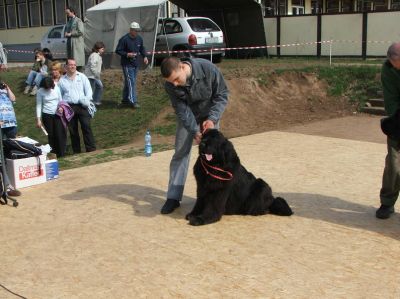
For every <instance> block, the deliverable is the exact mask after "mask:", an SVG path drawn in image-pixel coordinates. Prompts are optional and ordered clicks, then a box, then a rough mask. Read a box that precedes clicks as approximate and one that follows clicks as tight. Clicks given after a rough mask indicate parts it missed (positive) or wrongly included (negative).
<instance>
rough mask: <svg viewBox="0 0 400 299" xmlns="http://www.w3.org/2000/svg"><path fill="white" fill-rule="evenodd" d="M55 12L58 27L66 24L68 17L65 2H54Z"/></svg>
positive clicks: (60, 0) (57, 0)
mask: <svg viewBox="0 0 400 299" xmlns="http://www.w3.org/2000/svg"><path fill="white" fill-rule="evenodd" d="M54 5H55V11H56V20H55V21H56V22H55V23H56V25H59V24H65V22H66V19H67V18H66V15H65V7H66V3H65V0H54Z"/></svg>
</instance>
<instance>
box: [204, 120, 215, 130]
mask: <svg viewBox="0 0 400 299" xmlns="http://www.w3.org/2000/svg"><path fill="white" fill-rule="evenodd" d="M214 127H215V126H214V122H213V121H212V120H209V119H207V120H205V121H203V132H202V133H204V132H205V131H207V130H209V129H214Z"/></svg>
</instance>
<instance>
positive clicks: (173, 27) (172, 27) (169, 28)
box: [164, 20, 182, 34]
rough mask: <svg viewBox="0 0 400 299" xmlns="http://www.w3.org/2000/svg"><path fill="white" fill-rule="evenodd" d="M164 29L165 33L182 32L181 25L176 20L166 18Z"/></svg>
mask: <svg viewBox="0 0 400 299" xmlns="http://www.w3.org/2000/svg"><path fill="white" fill-rule="evenodd" d="M164 30H165V33H166V34H174V33H179V32H182V26H181V24H179V23H178V22H177V21H174V20H167V21H165V22H164Z"/></svg>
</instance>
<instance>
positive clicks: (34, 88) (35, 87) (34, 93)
mask: <svg viewBox="0 0 400 299" xmlns="http://www.w3.org/2000/svg"><path fill="white" fill-rule="evenodd" d="M37 90H38V88H37V86H36V85H35V86H33V88H32V91H31V93H30V95H31V96H35V95H36V94H37Z"/></svg>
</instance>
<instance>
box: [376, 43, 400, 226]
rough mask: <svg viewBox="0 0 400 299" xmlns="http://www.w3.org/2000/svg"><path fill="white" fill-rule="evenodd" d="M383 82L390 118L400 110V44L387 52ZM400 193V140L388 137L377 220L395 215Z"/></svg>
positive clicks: (382, 72)
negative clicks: (395, 206)
mask: <svg viewBox="0 0 400 299" xmlns="http://www.w3.org/2000/svg"><path fill="white" fill-rule="evenodd" d="M381 81H382V87H383V102H384V104H385V111H386V113H387V115H388V116H392V115H394V114H395V113H396V112H397V111H398V109H400V42H397V43H393V44H392V45H391V46H390V47H389V48H388V50H387V60H386V61H385V62H384V63H383V65H382V71H381ZM399 192H400V140H399V139H394V138H392V137H389V136H388V137H387V155H386V159H385V169H384V170H383V177H382V188H381V190H380V193H379V197H380V202H381V206H380V207H379V209H378V210H377V211H376V214H375V215H376V218H379V219H387V218H389V217H390V216H391V215H392V214H393V213H394V205H395V203H396V201H397V198H398V197H399Z"/></svg>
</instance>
